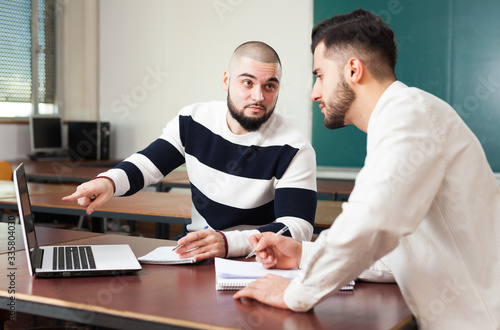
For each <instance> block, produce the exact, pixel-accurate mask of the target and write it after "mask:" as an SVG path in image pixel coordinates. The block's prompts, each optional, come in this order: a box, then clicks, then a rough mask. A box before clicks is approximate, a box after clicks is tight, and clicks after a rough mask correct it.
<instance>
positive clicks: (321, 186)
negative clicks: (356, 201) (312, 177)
mask: <svg viewBox="0 0 500 330" xmlns="http://www.w3.org/2000/svg"><path fill="white" fill-rule="evenodd" d="M316 184H317V189H318V198H328V199H330V200H336V201H347V199H348V198H349V195H350V194H351V192H352V189H353V188H354V181H351V180H333V179H317V181H316Z"/></svg>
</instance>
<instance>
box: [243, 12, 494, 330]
mask: <svg viewBox="0 0 500 330" xmlns="http://www.w3.org/2000/svg"><path fill="white" fill-rule="evenodd" d="M312 51H313V53H314V73H315V75H316V78H317V79H316V82H315V85H314V88H313V91H312V96H311V97H312V99H313V100H314V101H317V102H319V106H320V108H321V112H322V113H323V115H324V116H325V120H324V124H325V126H326V127H328V128H332V129H335V128H339V127H343V126H345V125H351V124H352V125H355V126H356V127H358V128H359V129H360V130H362V131H364V132H366V133H367V156H366V160H365V166H364V167H363V169H362V170H361V171H360V173H359V175H358V177H357V179H356V185H355V187H354V190H353V192H352V194H351V196H350V198H349V201H348V202H347V203H345V204H344V205H343V212H342V214H341V215H340V216H339V217H338V218H337V219H336V221H335V223H334V224H333V225H332V227H331V228H330V229H329V230H326V231H324V232H322V233H321V235H320V236H319V237H318V239H317V240H316V241H315V242H302V243H301V242H298V241H295V240H293V239H289V238H286V237H282V236H274V235H267V234H265V233H262V234H258V235H255V236H252V238H251V243H252V245H254V247H255V249H256V250H257V251H258V252H257V260H258V261H260V262H262V263H263V264H264V266H265V267H266V268H272V267H276V268H293V267H300V268H302V272H301V273H300V275H299V276H298V278H296V279H295V280H293V281H291V282H290V281H289V280H287V279H284V278H281V277H266V278H263V279H260V280H258V281H255V282H253V284H251V285H249V286H248V287H247V288H245V289H243V290H241V291H239V292H238V293H236V295H235V299H238V298H243V297H249V298H254V299H257V300H259V301H261V302H264V303H267V304H269V305H272V306H276V307H280V308H288V309H291V310H294V311H298V312H305V311H308V310H310V309H311V308H313V306H314V305H315V304H317V303H318V302H320V301H321V299H323V298H324V297H325V296H326V295H328V294H331V293H334V292H336V291H338V290H339V289H340V287H341V286H343V285H345V284H346V283H347V282H348V281H349V280H351V279H353V278H356V277H357V276H358V275H359V274H360V273H361V272H362V271H363V270H364V269H366V268H368V267H369V266H370V265H372V264H373V263H374V262H375V261H376V260H378V259H379V258H381V257H383V256H386V260H387V261H388V264H389V266H390V268H391V270H392V272H393V274H394V277H395V279H396V282H397V283H398V285H399V287H400V289H401V292H402V294H403V296H404V298H405V300H406V302H407V304H408V306H409V308H410V310H411V311H412V313H413V315H414V316H415V318H416V320H417V323H418V326H419V328H421V329H499V328H500V298H499V293H500V281H499V280H498V279H499V274H500V239H499V238H500V188H499V185H498V183H497V182H496V180H495V177H494V175H493V173H492V171H491V168H490V166H489V165H488V162H487V160H486V156H485V154H484V151H483V149H482V147H481V145H480V143H479V141H478V139H477V138H476V137H475V136H474V134H473V133H472V132H471V130H470V129H469V128H468V127H467V126H466V124H465V123H464V122H463V121H462V119H461V118H460V117H459V116H458V114H457V113H456V112H455V111H454V110H453V109H452V108H451V107H450V106H449V105H448V104H446V103H445V102H444V101H442V100H440V99H438V98H437V97H435V96H433V95H430V94H428V93H426V92H424V91H422V90H420V89H417V88H410V87H408V86H406V85H405V84H403V83H402V82H400V81H397V79H396V76H395V73H394V68H395V65H396V58H397V48H396V42H395V38H394V34H393V32H392V30H391V29H390V27H389V26H388V25H387V24H385V23H384V22H383V21H382V20H381V19H380V17H378V16H376V15H374V14H371V13H369V12H367V11H365V10H357V11H354V12H352V13H350V14H347V15H338V16H334V17H332V18H330V19H328V20H326V21H323V22H321V23H319V24H318V25H317V26H316V27H315V28H314V30H313V34H312Z"/></svg>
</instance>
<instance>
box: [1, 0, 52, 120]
mask: <svg viewBox="0 0 500 330" xmlns="http://www.w3.org/2000/svg"><path fill="white" fill-rule="evenodd" d="M55 15H56V0H32V1H31V0H5V1H1V2H0V50H1V51H0V117H22V116H29V115H32V114H54V113H56V111H57V109H56V107H55V105H54V103H55V86H56V75H55V73H56V70H55V63H56V61H55V50H56V49H55V48H56V47H55V44H56V43H55V40H56V37H55ZM32 17H33V23H31V22H32ZM34 87H36V88H34Z"/></svg>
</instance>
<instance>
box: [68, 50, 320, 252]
mask: <svg viewBox="0 0 500 330" xmlns="http://www.w3.org/2000/svg"><path fill="white" fill-rule="evenodd" d="M280 83H281V62H280V59H279V57H278V55H277V54H276V52H275V51H274V50H273V49H272V48H271V47H270V46H268V45H267V44H265V43H262V42H257V41H251V42H247V43H244V44H242V45H240V46H239V47H238V48H237V49H236V50H235V51H234V53H233V55H232V57H231V60H230V63H229V66H228V70H227V71H226V72H224V76H223V80H222V87H223V88H224V89H225V90H226V91H227V101H212V102H206V103H197V104H193V105H190V106H187V107H185V108H184V109H182V110H181V111H180V112H179V114H178V116H177V117H176V118H174V119H173V120H172V121H170V122H169V123H168V124H167V126H166V127H165V129H164V130H163V134H162V135H161V136H160V137H159V138H158V139H157V140H156V141H154V142H153V143H151V144H150V145H149V146H148V147H147V148H146V149H144V150H142V151H140V152H138V153H136V154H133V155H132V156H130V157H129V158H127V159H125V160H124V161H123V162H122V163H120V164H119V165H117V166H116V167H115V168H113V169H111V170H109V171H107V172H105V173H102V174H100V175H99V176H98V178H96V179H94V180H92V181H89V182H86V183H84V184H82V185H80V186H79V187H78V188H77V191H76V192H75V193H74V194H72V195H70V196H67V197H65V198H64V200H66V201H70V200H78V203H79V204H80V205H82V206H84V207H86V208H87V213H88V214H91V213H92V212H93V211H94V210H96V209H97V208H99V207H100V206H101V205H102V204H104V203H105V202H106V201H108V200H109V199H110V198H111V197H112V196H128V195H131V194H134V193H135V192H137V191H139V190H141V189H142V188H144V187H146V186H148V185H150V184H154V183H156V182H158V181H159V180H161V179H162V178H163V177H164V176H165V175H167V174H168V173H169V172H170V171H172V170H173V169H175V168H177V167H178V166H179V165H181V164H184V163H185V164H186V169H187V173H188V175H189V180H190V183H191V194H192V202H193V203H192V210H191V220H192V222H191V223H190V224H189V225H187V226H185V232H184V233H183V235H184V236H183V237H182V238H180V239H179V241H178V244H179V245H180V246H181V247H180V248H179V249H177V252H178V253H179V254H180V257H181V258H187V257H195V258H196V259H198V260H201V259H207V258H212V257H236V256H244V255H246V254H248V253H249V252H251V250H252V246H251V245H250V243H249V237H250V236H251V235H253V234H256V233H259V232H264V231H271V232H277V231H279V230H280V229H281V228H283V227H284V226H285V225H287V226H288V228H289V231H288V232H287V233H286V234H287V235H291V237H293V238H295V239H297V240H310V239H311V237H312V233H313V223H314V216H315V211H316V157H315V153H314V150H313V148H312V146H311V145H310V143H309V141H308V140H307V139H306V138H305V137H304V136H303V135H302V134H301V133H300V132H299V131H298V130H297V129H296V128H294V127H293V126H292V125H291V124H290V123H288V122H287V121H286V120H285V119H284V118H283V117H282V116H281V115H279V114H277V113H274V109H275V107H276V102H277V100H278V93H279V88H280ZM241 225H246V228H245V229H244V230H236V229H235V230H231V229H230V228H231V227H236V226H241ZM249 228H250V229H249ZM228 229H229V230H228Z"/></svg>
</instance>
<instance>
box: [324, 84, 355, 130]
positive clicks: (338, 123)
mask: <svg viewBox="0 0 500 330" xmlns="http://www.w3.org/2000/svg"><path fill="white" fill-rule="evenodd" d="M333 98H334V99H335V100H334V101H328V103H327V104H326V105H327V108H326V112H325V119H324V120H323V124H324V125H325V127H326V128H329V129H337V128H342V127H345V116H346V114H347V111H348V110H349V108H350V107H351V105H352V103H353V102H354V100H355V99H356V93H355V92H354V91H353V90H352V89H351V87H349V85H348V84H347V82H346V81H345V79H344V78H343V77H342V80H341V82H340V83H339V85H338V88H337V90H336V91H334V92H333ZM329 109H331V110H329Z"/></svg>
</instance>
